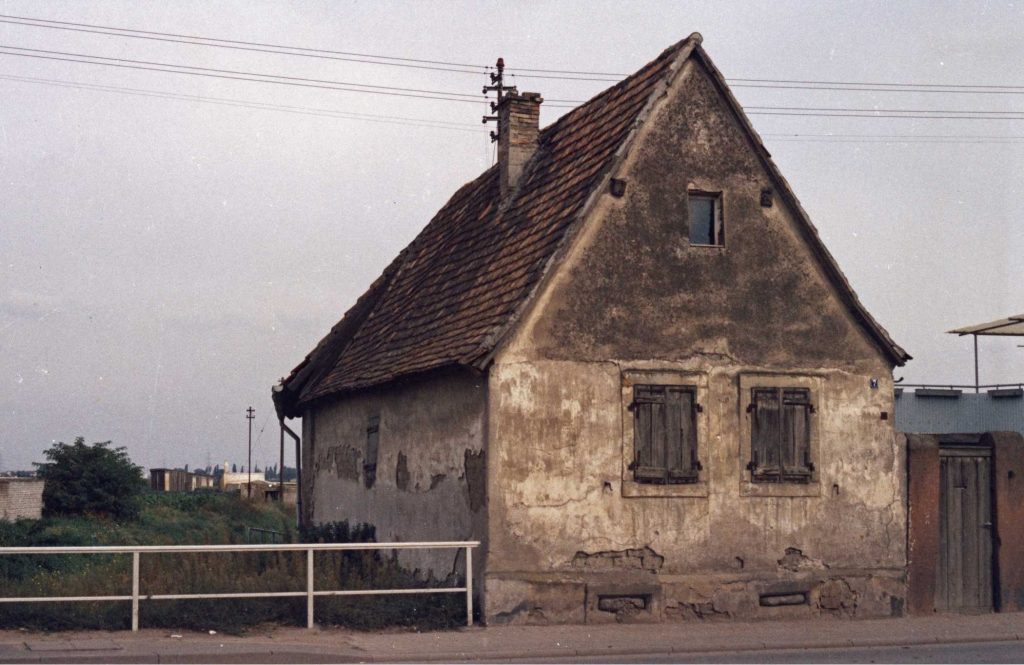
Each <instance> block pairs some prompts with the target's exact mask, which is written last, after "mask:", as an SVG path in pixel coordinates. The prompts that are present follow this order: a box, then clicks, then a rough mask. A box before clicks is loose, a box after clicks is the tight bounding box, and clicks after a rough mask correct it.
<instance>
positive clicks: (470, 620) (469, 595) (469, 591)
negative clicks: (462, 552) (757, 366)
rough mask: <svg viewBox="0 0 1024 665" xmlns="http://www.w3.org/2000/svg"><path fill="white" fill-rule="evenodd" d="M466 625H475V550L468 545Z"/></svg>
mask: <svg viewBox="0 0 1024 665" xmlns="http://www.w3.org/2000/svg"><path fill="white" fill-rule="evenodd" d="M466 625H467V626H472V625H473V548H472V547H470V546H469V545H466Z"/></svg>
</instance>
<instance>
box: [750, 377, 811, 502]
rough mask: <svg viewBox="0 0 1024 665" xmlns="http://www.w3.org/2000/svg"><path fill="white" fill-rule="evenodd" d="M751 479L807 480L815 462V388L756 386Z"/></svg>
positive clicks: (752, 417) (752, 411)
mask: <svg viewBox="0 0 1024 665" xmlns="http://www.w3.org/2000/svg"><path fill="white" fill-rule="evenodd" d="M749 410H750V411H751V414H752V415H751V419H750V457H751V459H750V463H749V464H748V468H749V469H750V471H751V478H752V479H753V480H757V481H768V482H782V481H788V482H807V481H809V480H810V478H811V472H812V471H814V464H813V463H812V461H811V413H812V412H813V410H814V407H813V406H812V405H811V391H810V390H808V389H806V388H754V389H753V390H752V391H751V403H750V409H749Z"/></svg>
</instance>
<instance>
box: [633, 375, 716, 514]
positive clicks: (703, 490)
mask: <svg viewBox="0 0 1024 665" xmlns="http://www.w3.org/2000/svg"><path fill="white" fill-rule="evenodd" d="M636 386H659V387H666V388H670V389H674V388H678V389H682V390H687V391H692V397H693V400H694V401H693V403H694V404H699V405H705V404H707V396H708V382H707V375H706V374H703V373H696V372H693V371H679V370H675V369H625V370H623V371H622V393H621V394H622V411H621V413H622V471H621V479H620V483H621V494H622V496H623V497H696V498H701V497H707V496H708V470H707V469H708V464H707V461H706V460H707V458H708V450H709V449H708V413H707V408H706V407H705V408H702V409H700V410H696V409H695V413H694V414H693V417H694V420H693V422H694V433H695V445H694V449H695V451H696V458H697V460H698V461H699V462H700V464H701V467H700V468H699V469H697V470H696V477H695V478H693V479H692V480H689V482H666V483H656V482H643V481H638V480H637V479H636V477H635V474H634V468H633V467H634V461H635V460H636V433H635V424H636V416H635V411H634V410H633V409H631V406H632V404H633V402H634V401H635V400H634V387H636Z"/></svg>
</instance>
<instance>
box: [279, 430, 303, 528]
mask: <svg viewBox="0 0 1024 665" xmlns="http://www.w3.org/2000/svg"><path fill="white" fill-rule="evenodd" d="M278 422H279V423H281V449H282V450H284V435H285V434H287V435H288V436H290V437H292V439H294V440H295V526H302V439H300V438H299V435H298V434H296V433H295V432H293V431H292V429H291V428H290V427H288V426H287V425H285V424H284V418H280V419H279V420H278ZM281 499H282V501H283V500H284V464H283V463H282V464H281Z"/></svg>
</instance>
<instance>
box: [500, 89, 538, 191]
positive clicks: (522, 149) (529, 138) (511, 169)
mask: <svg viewBox="0 0 1024 665" xmlns="http://www.w3.org/2000/svg"><path fill="white" fill-rule="evenodd" d="M542 101H544V100H542V99H541V96H540V94H539V93H536V92H525V93H523V94H522V95H508V96H507V97H505V98H504V99H503V100H502V102H501V106H500V107H498V131H499V133H500V136H499V138H498V165H499V168H500V169H501V198H502V199H504V198H505V195H506V194H507V193H508V192H509V191H511V190H512V189H513V188H515V186H516V181H518V180H519V176H520V175H521V174H522V173H523V167H525V166H526V162H527V161H529V159H530V157H532V156H533V153H534V151H535V150H536V149H537V138H538V136H539V135H540V105H541V102H542Z"/></svg>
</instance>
